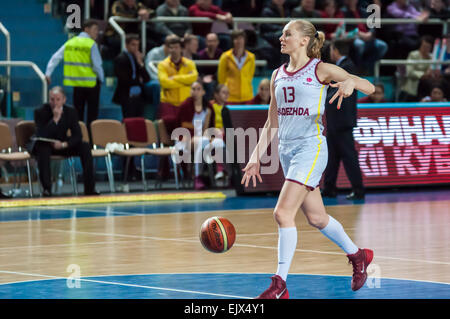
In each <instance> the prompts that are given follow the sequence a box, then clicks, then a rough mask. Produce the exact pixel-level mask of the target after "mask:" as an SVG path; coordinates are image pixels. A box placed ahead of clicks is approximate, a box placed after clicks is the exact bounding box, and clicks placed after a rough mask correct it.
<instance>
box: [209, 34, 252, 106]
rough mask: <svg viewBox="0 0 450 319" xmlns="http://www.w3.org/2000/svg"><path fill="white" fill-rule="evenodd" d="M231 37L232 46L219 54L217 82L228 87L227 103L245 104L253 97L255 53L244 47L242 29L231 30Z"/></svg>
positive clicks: (244, 38) (244, 36) (244, 39)
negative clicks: (228, 96)
mask: <svg viewBox="0 0 450 319" xmlns="http://www.w3.org/2000/svg"><path fill="white" fill-rule="evenodd" d="M231 39H232V43H233V48H232V49H230V50H228V51H226V52H224V53H223V54H222V55H221V57H220V60H219V68H218V72H217V78H218V82H219V84H226V85H227V87H228V88H229V89H230V98H229V100H228V103H233V104H239V103H242V104H246V103H247V102H248V101H249V100H251V99H252V98H253V86H252V80H253V76H254V74H255V55H254V54H253V53H251V52H250V51H247V50H246V49H245V41H246V35H245V32H244V31H243V30H233V32H232V33H231Z"/></svg>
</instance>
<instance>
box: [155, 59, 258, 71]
mask: <svg viewBox="0 0 450 319" xmlns="http://www.w3.org/2000/svg"><path fill="white" fill-rule="evenodd" d="M159 62H162V60H154V61H149V62H148V63H149V67H150V68H151V69H152V71H153V72H155V73H158V69H157V67H158V63H159ZM194 62H195V65H196V66H217V65H219V60H195V61H194ZM266 65H267V61H266V60H256V61H255V66H266Z"/></svg>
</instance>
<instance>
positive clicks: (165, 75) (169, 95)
mask: <svg viewBox="0 0 450 319" xmlns="http://www.w3.org/2000/svg"><path fill="white" fill-rule="evenodd" d="M168 48H169V56H168V57H167V58H166V59H165V60H164V61H162V62H160V63H159V64H158V79H159V84H160V86H161V103H160V106H159V118H161V119H163V120H164V123H165V125H166V128H167V132H168V133H169V135H170V134H171V133H172V131H173V130H174V129H175V128H176V127H177V124H178V122H177V121H178V112H179V110H180V108H179V106H180V104H181V103H183V101H184V100H186V99H187V98H188V97H189V94H190V89H191V85H192V83H194V82H195V81H196V80H197V77H198V72H197V68H196V67H195V63H194V62H193V61H192V60H189V59H186V58H185V57H183V56H182V48H181V39H180V38H179V37H176V36H174V37H173V38H171V39H170V41H169V42H168Z"/></svg>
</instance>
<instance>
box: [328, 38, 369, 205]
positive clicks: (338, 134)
mask: <svg viewBox="0 0 450 319" xmlns="http://www.w3.org/2000/svg"><path fill="white" fill-rule="evenodd" d="M350 46H351V42H349V41H348V40H336V41H333V42H332V43H331V45H330V58H331V60H332V61H333V62H334V63H336V65H337V66H339V67H341V68H343V69H344V70H345V71H347V72H348V73H351V74H355V73H356V67H355V65H354V64H353V62H352V60H350V58H348V57H347V55H348V51H349V48H350ZM336 91H337V88H332V87H329V88H328V92H327V103H326V106H325V110H326V119H327V144H328V165H327V168H326V170H325V179H324V189H323V191H322V196H324V197H336V195H337V191H336V180H337V175H338V169H339V164H340V162H341V160H342V162H343V164H344V169H345V172H346V173H347V177H348V179H349V180H350V183H351V184H352V193H351V194H350V195H348V196H347V199H349V200H352V199H363V198H364V186H363V181H362V175H361V169H360V167H359V160H358V153H357V152H356V149H355V141H354V139H353V128H354V127H355V126H356V113H357V109H356V96H357V95H356V94H357V93H356V90H355V91H354V92H353V94H352V95H351V96H349V97H348V98H346V99H344V100H343V102H342V104H341V108H340V109H339V110H338V109H337V99H336V100H335V101H334V102H333V103H332V104H330V103H329V102H328V101H329V100H330V98H331V97H332V96H333V95H334V94H335V93H336Z"/></svg>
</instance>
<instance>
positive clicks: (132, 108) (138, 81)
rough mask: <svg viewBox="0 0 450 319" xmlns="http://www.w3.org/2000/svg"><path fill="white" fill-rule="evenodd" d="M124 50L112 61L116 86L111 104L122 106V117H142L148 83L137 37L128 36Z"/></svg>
mask: <svg viewBox="0 0 450 319" xmlns="http://www.w3.org/2000/svg"><path fill="white" fill-rule="evenodd" d="M125 43H126V49H125V51H124V52H122V53H120V54H119V55H118V56H117V57H116V58H115V59H114V74H115V75H116V77H117V86H116V90H115V92H114V96H113V102H114V103H117V104H119V105H121V106H122V116H123V118H127V117H143V116H144V106H145V99H144V94H143V91H144V83H146V82H148V81H150V76H149V75H148V73H147V71H146V69H145V66H144V57H143V54H142V53H141V52H140V51H139V44H140V40H139V36H138V35H137V34H129V35H127V37H126V40H125Z"/></svg>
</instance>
